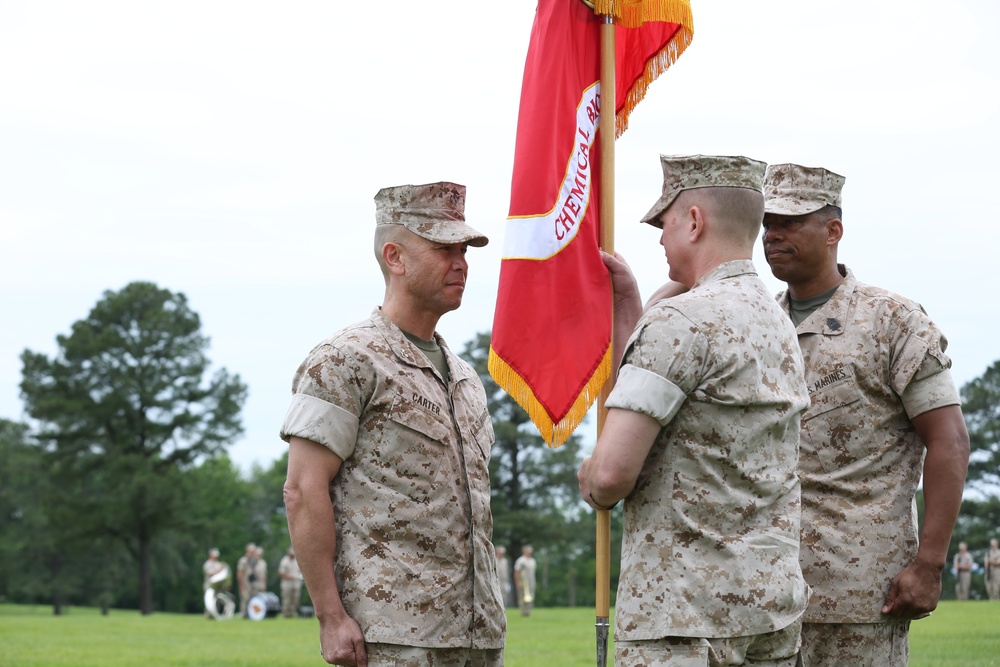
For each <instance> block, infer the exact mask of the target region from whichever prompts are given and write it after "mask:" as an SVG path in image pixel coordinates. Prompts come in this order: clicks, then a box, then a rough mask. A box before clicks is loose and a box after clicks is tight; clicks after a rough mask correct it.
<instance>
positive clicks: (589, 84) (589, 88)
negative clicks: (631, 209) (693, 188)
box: [489, 0, 692, 447]
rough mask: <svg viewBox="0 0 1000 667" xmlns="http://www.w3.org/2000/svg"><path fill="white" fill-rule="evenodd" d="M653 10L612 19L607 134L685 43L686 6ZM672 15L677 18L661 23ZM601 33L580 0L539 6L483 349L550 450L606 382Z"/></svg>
mask: <svg viewBox="0 0 1000 667" xmlns="http://www.w3.org/2000/svg"><path fill="white" fill-rule="evenodd" d="M600 1H601V2H603V3H605V4H607V3H609V2H611V1H612V0H600ZM653 2H654V0H646V3H649V4H650V6H649V7H647V8H646V9H645V10H644V9H643V5H644V4H646V3H644V2H642V1H641V0H640V1H639V2H637V1H636V0H629V2H628V5H627V6H628V8H629V12H628V14H620V15H619V17H620V18H619V20H620V21H621V25H620V26H619V27H616V31H615V32H616V54H617V62H616V70H617V77H618V78H617V82H618V85H617V94H616V96H615V99H616V102H617V103H616V105H615V106H616V110H617V114H616V116H617V118H616V126H617V128H618V130H617V134H621V132H623V131H624V130H625V128H626V127H627V122H628V114H629V112H630V111H631V110H632V109H633V108H634V106H635V105H636V104H637V103H638V102H639V101H640V100H641V99H642V96H643V95H644V94H645V90H646V86H648V85H649V83H650V82H651V81H652V80H653V79H655V78H656V76H657V75H659V74H660V72H662V71H663V70H664V69H666V67H668V66H669V65H670V63H672V62H673V60H675V59H676V58H677V57H678V56H679V55H680V53H681V52H683V50H684V48H685V47H686V46H687V44H688V43H689V42H690V40H691V35H692V29H691V14H690V5H689V3H688V2H687V0H655V9H657V10H658V11H659V12H660V14H659V18H656V16H657V15H656V14H654V13H651V12H652V9H654V7H653V5H652V3H653ZM601 9H602V7H601V6H600V5H599V6H598V10H601ZM671 9H672V10H673V11H674V12H675V14H669V16H675V15H676V16H677V18H676V19H674V21H673V22H663V21H665V20H666V19H665V18H664V14H663V13H664V12H666V11H667V10H671ZM681 10H685V11H681ZM604 11H606V12H615V10H614V8H613V7H606V8H604ZM644 11H645V13H643V12H644ZM652 20H656V21H659V22H652V23H643V22H644V21H652ZM600 25H601V20H600V19H599V18H598V17H597V16H596V15H595V13H594V11H593V10H592V9H590V8H589V7H588V6H587V5H586V4H584V3H583V2H582V1H581V0H539V2H538V8H537V10H536V14H535V23H534V26H533V28H532V32H531V40H530V44H529V47H528V56H527V60H526V63H525V68H524V79H523V82H522V86H521V105H520V109H519V113H518V126H517V140H516V144H515V149H514V173H513V178H512V181H511V202H510V213H509V215H508V219H507V230H506V235H505V240H504V251H503V255H504V256H503V262H502V264H501V268H500V287H499V292H498V295H497V305H496V314H495V317H494V322H493V337H492V341H491V345H490V358H489V369H490V374H491V375H492V376H493V378H494V379H495V380H496V382H497V384H499V385H500V386H501V387H502V388H503V389H504V390H505V391H507V393H508V394H510V395H511V396H512V397H513V398H514V399H515V400H516V401H517V402H518V403H519V404H520V405H521V406H522V407H523V408H524V409H525V410H526V411H527V412H528V414H529V415H530V417H531V420H532V421H533V422H534V423H535V425H536V426H537V427H538V429H539V431H540V432H541V434H542V437H543V438H544V439H545V441H546V442H547V443H548V444H549V446H551V447H558V446H559V445H561V444H562V443H564V442H565V441H566V439H567V438H569V436H570V435H571V434H572V433H573V430H574V429H575V428H576V427H577V426H578V425H579V424H580V422H581V421H582V420H583V418H584V416H585V415H586V413H587V410H588V409H589V408H590V405H591V404H592V403H593V402H594V399H596V398H597V396H598V394H599V393H600V390H601V387H602V386H603V385H604V383H605V381H607V379H608V377H609V375H610V373H611V349H610V345H611V284H610V280H609V278H608V274H607V270H606V269H605V268H604V264H603V262H602V261H601V257H600V252H599V243H598V238H599V236H598V234H599V221H598V219H597V218H598V205H597V199H598V180H599V178H598V177H599V173H600V169H599V162H600V156H599V154H598V152H599V151H598V143H597V141H596V135H597V130H598V124H599V116H600V113H599V111H600V94H601V88H600V81H599V78H600ZM624 26H638V27H632V28H629V27H624Z"/></svg>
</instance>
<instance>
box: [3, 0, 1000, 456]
mask: <svg viewBox="0 0 1000 667" xmlns="http://www.w3.org/2000/svg"><path fill="white" fill-rule="evenodd" d="M692 5H693V11H694V18H695V36H694V41H693V43H692V44H691V46H690V47H689V48H688V50H687V52H686V53H685V54H684V55H683V56H681V58H680V60H679V61H678V62H677V63H676V64H675V65H674V66H673V67H672V68H671V69H670V70H669V71H668V72H667V73H666V74H664V75H663V76H661V77H660V79H658V80H657V81H656V82H655V83H654V84H653V85H652V87H651V88H650V91H649V94H648V96H647V99H646V100H645V101H644V102H643V103H642V104H640V106H639V107H638V108H637V109H636V111H635V112H634V113H633V115H632V118H631V122H630V128H629V130H628V132H626V134H625V135H624V136H623V137H622V138H621V139H619V140H618V142H617V148H616V163H617V171H616V181H617V190H616V247H617V249H618V250H619V251H620V252H621V253H623V254H624V255H625V257H626V258H627V259H628V261H629V263H630V264H631V265H632V267H633V269H634V270H635V271H636V274H637V276H638V278H639V282H640V286H641V287H642V289H643V293H644V295H646V296H648V295H649V294H650V293H651V292H652V291H653V289H655V287H657V286H658V285H659V284H661V283H662V282H663V281H664V280H665V278H666V273H667V267H666V263H665V260H664V258H663V254H662V250H661V248H660V246H659V245H657V238H658V237H657V235H656V232H655V230H653V229H652V228H650V227H649V226H647V225H640V224H639V223H638V222H637V221H638V220H639V218H640V217H641V216H642V215H643V214H644V213H645V212H646V210H647V209H648V208H649V207H650V206H651V205H652V203H653V202H654V201H655V199H656V198H657V196H658V194H659V190H660V184H661V171H660V167H659V158H658V155H659V154H660V153H668V154H690V153H705V154H725V155H747V156H749V157H753V158H756V159H759V160H764V161H767V162H771V163H775V162H798V163H800V164H805V165H809V166H824V167H827V168H829V169H831V170H833V171H836V172H838V173H840V174H843V175H844V176H846V177H847V184H846V186H845V188H844V225H845V239H844V241H843V242H842V243H841V254H840V258H841V261H843V262H845V263H846V264H847V265H848V266H850V267H851V268H852V269H853V270H854V272H855V274H856V275H857V277H858V278H859V279H860V280H862V281H864V282H869V283H873V284H877V285H880V286H883V287H886V288H889V289H892V290H894V291H897V292H900V293H902V294H904V295H906V296H909V297H911V298H914V299H916V300H918V301H920V302H921V303H922V304H923V305H924V307H925V308H926V310H927V311H928V312H929V313H930V315H931V317H932V318H933V319H934V320H935V321H936V322H937V323H938V324H939V325H940V326H941V327H942V329H943V330H944V331H945V333H946V335H947V337H948V339H949V341H950V346H949V348H948V352H949V354H950V355H951V356H952V359H953V361H954V369H953V373H954V377H955V379H956V381H957V382H958V384H959V385H962V384H965V383H966V382H968V381H970V380H972V379H974V378H976V377H979V376H980V375H982V374H983V373H984V372H985V370H986V369H987V367H989V366H990V365H991V364H992V363H993V362H994V361H997V360H998V359H1000V343H998V335H997V330H998V329H1000V299H998V298H997V295H996V288H997V287H998V280H997V278H996V266H997V261H996V253H997V249H998V247H1000V231H998V227H1000V219H998V206H997V196H996V195H995V193H996V192H997V191H998V189H1000V186H998V182H1000V129H998V128H1000V125H998V120H1000V116H998V107H1000V42H998V41H997V40H996V38H995V36H994V35H993V34H992V32H993V31H994V30H995V27H996V26H997V25H1000V3H997V2H996V0H953V1H952V2H950V3H948V4H947V5H942V4H941V3H940V2H928V1H925V0H905V1H904V0H880V1H878V2H873V1H872V0H841V1H840V2H836V3H832V2H822V3H819V2H802V1H801V0H760V1H758V2H746V1H745V0H705V1H704V2H702V1H700V0H694V1H693V2H692ZM534 9H535V0H508V2H504V3H476V2H470V1H469V0H438V1H437V2H428V3H413V2H409V1H403V0H387V1H384V2H381V3H377V4H369V5H366V4H364V3H360V4H359V3H347V4H345V3H339V2H333V1H332V0H322V1H321V0H311V1H295V0H290V1H286V2H281V3H278V2H248V1H246V0H240V1H235V0H232V1H229V0H226V1H220V0H198V1H197V2H184V1H177V0H171V1H170V2H161V1H158V0H143V1H142V2H136V1H135V0H126V1H122V2H106V1H103V0H89V1H88V2H85V3H83V2H71V1H68V0H65V1H56V0H30V1H29V0H0V94H2V98H3V102H2V104H0V318H2V325H0V417H4V418H8V419H14V420H21V419H25V418H26V417H25V415H24V411H23V404H22V402H21V400H20V396H19V389H18V384H19V382H20V378H21V365H20V359H19V355H20V353H21V352H22V351H23V350H24V349H26V348H28V349H31V350H34V351H37V352H43V353H46V354H48V355H50V356H51V355H53V354H55V352H56V344H55V337H56V335H58V334H65V333H68V332H69V330H70V327H71V325H72V324H73V323H74V322H75V321H77V320H79V319H82V318H84V317H85V316H86V315H87V314H88V312H89V311H90V309H91V308H92V307H93V306H94V305H95V304H96V303H97V301H98V300H100V298H101V297H102V294H103V292H104V291H105V290H120V289H121V288H123V287H124V286H125V285H127V284H128V283H130V282H132V281H136V280H146V281H152V282H154V283H156V284H157V285H159V286H160V287H163V288H166V289H169V290H172V291H175V292H183V293H184V294H185V295H186V296H187V297H188V299H189V301H190V304H191V306H192V308H193V309H194V310H195V311H196V312H198V313H199V314H200V315H201V317H202V322H203V328H204V332H205V333H206V334H207V335H208V336H210V338H211V348H210V350H209V356H210V358H211V359H212V361H213V362H214V364H215V365H216V367H225V368H226V369H228V370H229V371H232V372H235V373H237V374H239V375H240V376H241V377H242V379H243V380H244V381H245V382H246V383H247V384H248V385H249V389H250V395H249V399H248V401H247V404H246V407H245V410H244V423H245V427H246V434H245V436H244V437H243V438H241V439H240V440H239V441H238V442H237V443H235V445H234V446H233V447H232V448H231V449H230V453H231V456H232V457H233V459H234V460H235V461H236V462H237V463H238V464H239V465H240V466H241V467H242V468H244V469H247V468H249V466H251V465H252V464H254V463H257V464H260V465H269V464H270V463H271V462H272V461H273V460H274V459H276V458H277V457H278V456H280V455H281V453H283V451H284V444H283V443H282V442H281V441H280V440H279V439H278V437H277V432H278V428H279V426H280V424H281V420H282V417H283V415H284V412H285V408H286V407H287V403H288V399H289V392H290V382H291V377H292V373H293V371H294V370H295V368H296V366H297V365H298V363H299V362H300V361H301V360H302V358H303V357H304V356H305V355H306V353H307V352H308V351H309V349H310V348H311V347H312V346H313V345H314V344H315V343H316V342H318V341H320V340H321V339H323V338H325V337H326V336H327V335H328V334H330V333H332V332H333V331H334V330H336V329H338V328H340V327H341V326H343V325H345V324H348V323H351V322H354V321H357V320H360V319H363V318H365V317H367V315H368V313H369V312H370V311H371V309H372V308H373V307H374V306H376V305H377V304H379V303H380V301H381V299H382V294H383V283H382V279H381V276H380V274H379V272H378V269H377V267H376V264H375V261H374V259H373V255H372V250H371V238H372V229H373V227H374V210H375V208H374V203H373V201H372V198H373V197H374V195H375V193H376V192H377V191H378V190H379V189H380V188H382V187H384V186H388V185H399V184H403V183H426V182H432V181H439V180H450V181H455V182H459V183H463V184H465V185H467V186H468V189H469V191H468V202H467V206H466V213H467V217H468V219H469V221H470V222H471V223H472V224H473V225H474V226H476V227H477V228H479V229H480V230H481V231H483V232H484V233H486V234H488V235H489V236H490V237H491V241H492V242H491V243H490V245H489V246H487V247H486V248H483V249H476V248H473V249H470V252H469V261H470V264H471V269H470V278H469V286H468V288H467V291H466V294H465V303H464V304H463V306H462V308H461V310H459V311H457V312H454V313H450V314H448V315H446V316H445V317H444V318H443V319H442V320H441V322H440V325H439V331H440V333H441V334H442V335H444V337H445V338H446V339H447V340H448V341H449V343H450V344H451V346H452V347H453V348H456V349H461V347H462V346H463V345H464V343H465V342H466V341H468V340H470V339H471V338H472V337H473V336H474V335H475V334H476V333H478V332H481V331H487V330H489V329H490V328H491V321H492V317H493V308H494V299H495V294H496V287H497V279H498V276H499V270H500V251H501V248H502V245H503V234H504V222H505V218H506V214H507V207H508V198H509V194H510V175H511V174H510V171H511V165H512V161H513V145H514V131H515V125H516V121H517V104H518V95H519V91H520V83H521V74H522V71H523V65H524V57H525V53H526V49H527V42H528V36H529V33H530V30H531V25H532V21H533V18H534ZM366 12H367V13H366ZM755 261H756V262H757V265H758V269H759V270H760V271H761V274H762V276H763V277H764V278H765V280H766V281H767V282H768V285H769V286H771V287H773V290H774V291H775V292H777V291H778V290H779V289H780V287H781V286H780V284H779V283H778V282H777V281H775V280H774V279H773V278H772V277H771V276H770V273H769V271H768V269H767V266H766V264H765V263H764V262H763V259H762V257H761V254H760V252H759V249H758V252H757V253H756V255H755ZM592 422H593V420H591V421H590V423H589V424H587V425H585V426H584V427H581V431H580V433H581V435H583V436H584V438H585V441H586V442H587V443H588V446H589V445H590V444H591V443H592V441H593V437H594V436H593V434H594V427H593V423H592Z"/></svg>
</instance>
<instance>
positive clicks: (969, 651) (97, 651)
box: [0, 602, 1000, 667]
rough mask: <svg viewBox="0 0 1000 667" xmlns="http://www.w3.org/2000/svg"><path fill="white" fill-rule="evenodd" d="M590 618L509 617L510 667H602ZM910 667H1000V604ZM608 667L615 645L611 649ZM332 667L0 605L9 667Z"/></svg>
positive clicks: (136, 620)
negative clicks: (598, 661)
mask: <svg viewBox="0 0 1000 667" xmlns="http://www.w3.org/2000/svg"><path fill="white" fill-rule="evenodd" d="M595 637H596V633H595V630H594V612H593V610H590V609H536V610H535V611H534V613H533V614H532V615H531V616H530V617H528V618H523V617H521V616H520V615H519V614H518V613H517V612H516V611H514V612H513V613H511V614H510V615H509V624H508V631H507V649H506V652H505V655H506V667H580V666H588V665H595V664H596V660H595V654H596V639H595ZM910 637H911V641H910V650H911V659H910V667H944V666H948V665H956V666H959V665H960V666H962V667H987V666H993V667H1000V602H998V603H989V602H942V603H941V606H940V607H939V609H938V610H937V611H936V612H934V614H933V615H932V616H931V617H930V618H929V619H925V620H922V621H918V622H916V623H914V624H913V626H912V630H911V633H910ZM608 651H609V653H608V655H609V660H608V664H609V666H610V665H611V664H612V663H613V659H612V658H613V655H614V648H613V645H612V646H609V648H608ZM321 664H324V663H323V662H322V661H321V659H320V657H319V642H318V638H317V625H316V621H315V620H314V619H305V620H300V619H294V620H290V619H283V618H274V619H265V620H263V621H245V620H239V619H236V620H232V621H228V622H221V623H220V622H216V621H208V620H206V619H204V618H203V617H201V616H197V615H178V614H153V615H152V616H147V617H142V616H140V615H139V614H138V612H134V611H122V610H112V611H111V613H110V614H109V615H108V616H106V617H105V616H101V615H100V614H99V613H98V612H97V611H96V610H94V609H89V608H78V607H74V608H72V609H71V610H70V611H69V613H67V614H65V615H63V616H53V615H52V610H51V609H50V608H49V607H29V606H15V605H0V665H2V666H3V667H132V666H136V667H138V666H142V667H150V666H155V667H181V666H184V667H205V666H211V667H237V666H241V667H243V666H246V667H251V666H252V667H257V666H259V667H302V666H303V665H321Z"/></svg>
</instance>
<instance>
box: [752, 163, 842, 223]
mask: <svg viewBox="0 0 1000 667" xmlns="http://www.w3.org/2000/svg"><path fill="white" fill-rule="evenodd" d="M846 180H847V179H845V178H844V177H843V176H841V175H840V174H835V173H833V172H832V171H829V170H827V169H823V168H822V167H803V166H801V165H798V164H772V165H768V167H767V174H766V176H765V177H764V201H765V203H764V212H765V213H774V214H776V215H806V214H807V213H812V212H813V211H818V210H819V209H821V208H823V207H824V206H827V205H831V206H837V207H840V206H841V196H840V191H841V190H842V189H843V187H844V182H845V181H846Z"/></svg>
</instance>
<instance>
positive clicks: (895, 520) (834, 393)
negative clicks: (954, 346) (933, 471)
mask: <svg viewBox="0 0 1000 667" xmlns="http://www.w3.org/2000/svg"><path fill="white" fill-rule="evenodd" d="M840 270H841V273H842V274H843V275H844V276H845V279H844V282H843V283H842V284H841V286H840V287H839V288H838V289H837V291H836V292H834V294H833V296H832V297H831V298H830V300H829V301H828V302H827V303H826V304H824V305H823V306H820V308H819V309H818V310H816V311H815V312H814V313H813V314H812V315H810V316H809V317H808V318H806V319H805V320H804V321H803V322H802V323H801V324H800V325H799V326H798V328H797V333H798V337H799V344H800V346H801V348H802V353H803V357H804V359H805V366H806V381H807V384H808V386H809V394H810V399H811V405H810V407H809V409H808V411H807V412H806V414H805V415H804V416H803V417H802V443H801V449H800V454H799V476H800V478H801V479H802V570H803V574H804V575H805V578H806V581H807V582H809V585H810V586H811V587H812V591H813V593H812V599H811V600H810V603H809V608H808V610H807V611H806V615H805V618H804V621H805V622H807V623H876V622H879V621H883V620H886V619H885V617H884V616H883V615H882V613H881V609H882V605H883V603H884V602H885V595H886V593H887V592H888V590H889V583H890V582H891V581H892V579H893V578H894V577H895V576H896V575H897V574H899V573H900V572H901V571H902V570H903V569H904V568H905V567H906V566H907V565H908V564H909V563H910V562H912V561H913V559H914V558H915V557H916V554H917V512H916V505H915V501H914V495H915V494H916V490H917V484H918V482H919V481H920V475H921V472H922V470H923V457H924V445H923V443H922V442H921V441H920V439H919V438H918V437H917V434H916V432H915V431H914V429H913V425H912V424H911V423H910V417H908V416H907V415H910V416H917V415H920V414H922V413H924V412H927V411H928V410H933V409H935V408H940V407H944V406H947V405H956V404H958V403H959V397H958V392H957V390H956V389H955V383H954V382H953V381H952V378H951V373H950V372H949V371H948V369H949V368H950V367H951V360H950V359H949V358H948V357H947V356H946V355H945V348H946V347H947V341H946V340H945V337H944V336H943V335H942V334H941V332H940V330H939V329H938V328H937V326H936V325H935V324H934V322H932V321H931V320H930V318H929V317H927V314H926V313H924V311H923V309H922V308H921V307H920V304H918V303H915V302H913V301H910V300H909V299H905V298H903V297H901V296H898V295H895V294H892V293H891V292H888V291H886V290H883V289H879V288H877V287H872V286H870V285H865V284H862V283H859V282H857V280H855V278H854V275H853V274H852V273H851V272H850V271H849V270H847V268H846V267H844V266H843V265H841V267H840ZM778 301H779V304H780V305H781V307H782V309H783V310H785V312H786V317H787V312H788V307H789V303H788V296H787V293H782V294H779V295H778Z"/></svg>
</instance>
